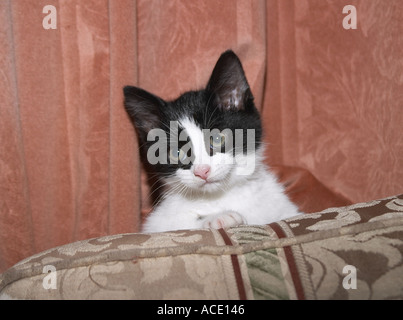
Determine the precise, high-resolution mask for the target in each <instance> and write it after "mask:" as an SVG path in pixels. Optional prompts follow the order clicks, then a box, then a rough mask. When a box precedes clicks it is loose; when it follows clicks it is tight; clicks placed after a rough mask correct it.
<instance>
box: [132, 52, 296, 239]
mask: <svg viewBox="0 0 403 320" xmlns="http://www.w3.org/2000/svg"><path fill="white" fill-rule="evenodd" d="M124 95H125V107H126V110H127V112H128V114H129V115H130V117H131V119H132V121H133V123H134V126H135V127H136V129H137V133H138V137H139V141H140V153H141V157H142V161H143V162H144V163H145V164H146V165H148V166H149V167H151V169H152V170H153V171H154V173H155V174H156V175H157V176H158V178H159V179H161V181H162V182H163V185H164V188H165V189H164V193H163V197H162V200H161V201H160V202H159V203H158V204H157V206H156V207H155V208H154V210H153V212H152V213H151V214H150V215H149V216H148V217H147V219H146V221H145V223H144V225H143V230H142V231H143V232H163V231H168V230H178V229H196V228H215V229H218V228H228V227H231V226H236V225H239V224H267V223H271V222H273V221H278V220H281V219H285V218H288V217H292V216H295V215H297V214H299V212H298V209H297V207H296V206H295V205H294V204H293V203H291V201H290V200H289V199H288V198H287V196H286V195H285V194H284V188H283V186H282V185H280V184H279V183H278V182H277V180H276V178H275V176H274V175H273V174H272V173H270V172H269V170H268V168H266V166H265V165H264V162H263V161H264V159H263V144H262V127H261V120H260V116H259V113H258V111H257V109H256V107H255V105H254V103H253V96H252V93H251V90H250V87H249V85H248V82H247V80H246V78H245V74H244V71H243V68H242V65H241V62H240V61H239V59H238V57H237V56H236V55H235V53H234V52H233V51H231V50H228V51H226V52H224V53H223V54H222V55H221V57H220V58H219V60H218V61H217V64H216V66H215V67H214V70H213V72H212V75H211V77H210V80H209V82H208V84H207V86H206V88H205V89H204V90H200V91H190V92H186V93H184V94H183V95H181V96H180V97H179V98H178V99H176V100H174V101H169V102H167V101H164V100H162V99H161V98H159V97H157V96H155V95H153V94H151V93H148V92H146V91H145V90H142V89H140V88H136V87H131V86H127V87H125V88H124Z"/></svg>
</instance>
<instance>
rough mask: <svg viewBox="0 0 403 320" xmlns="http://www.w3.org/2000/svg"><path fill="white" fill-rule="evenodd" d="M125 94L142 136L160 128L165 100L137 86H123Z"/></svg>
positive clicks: (126, 102)
mask: <svg viewBox="0 0 403 320" xmlns="http://www.w3.org/2000/svg"><path fill="white" fill-rule="evenodd" d="M123 92H124V95H125V108H126V111H127V113H128V114H129V116H130V118H131V119H132V121H133V123H134V125H135V126H136V127H137V129H138V131H139V133H140V135H141V136H140V138H145V137H146V136H147V133H148V132H149V131H150V130H151V129H154V128H158V127H159V126H160V123H161V108H162V107H163V106H164V105H165V102H164V100H162V99H160V98H159V97H157V96H155V95H153V94H151V93H149V92H147V91H145V90H143V89H140V88H136V87H131V86H126V87H124V88H123Z"/></svg>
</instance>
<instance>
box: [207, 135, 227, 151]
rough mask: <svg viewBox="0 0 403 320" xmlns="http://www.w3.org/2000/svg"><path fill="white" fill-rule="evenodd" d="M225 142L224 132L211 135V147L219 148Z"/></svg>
mask: <svg viewBox="0 0 403 320" xmlns="http://www.w3.org/2000/svg"><path fill="white" fill-rule="evenodd" d="M224 144H225V136H224V135H223V134H222V133H214V134H212V135H211V136H210V149H219V150H221V148H222V147H223V146H224Z"/></svg>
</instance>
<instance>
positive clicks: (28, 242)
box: [0, 0, 403, 272]
mask: <svg viewBox="0 0 403 320" xmlns="http://www.w3.org/2000/svg"><path fill="white" fill-rule="evenodd" d="M347 4H350V5H354V6H355V7H356V9H357V14H358V28H357V30H345V29H344V28H343V25H342V21H343V19H344V18H345V16H346V15H345V14H343V12H342V10H343V7H344V6H345V5H347ZM45 5H53V6H55V8H56V10H57V28H56V29H55V30H45V29H44V28H43V26H42V20H43V18H44V17H45V16H46V14H44V13H43V12H42V9H43V7H44V6H45ZM402 17H403V3H402V2H401V1H400V0H389V1H388V2H387V3H386V2H384V1H381V0H371V1H367V0H352V1H347V2H346V1H344V0H340V1H323V0H281V1H279V0H267V1H265V0H251V1H244V0H237V1H235V0H223V1H219V2H218V1H209V0H203V1H180V0H170V1H161V0H109V1H108V0H88V1H81V0H35V1H32V0H2V1H0V21H2V23H1V24H0V67H1V68H0V70H1V72H0V87H1V88H2V90H1V91H0V272H1V271H4V270H5V269H6V268H7V267H10V266H11V265H12V264H14V263H16V262H17V261H19V260H21V259H23V258H25V257H28V256H30V255H32V254H34V253H38V252H40V251H42V250H46V249H48V248H51V247H54V246H57V245H62V244H66V243H69V242H72V241H76V240H82V239H87V238H91V237H97V236H103V235H108V234H116V233H124V232H136V231H138V230H139V228H140V224H141V218H142V215H144V214H146V213H147V212H148V211H149V210H150V208H151V195H150V190H149V187H148V185H147V181H146V179H145V175H144V172H143V170H142V167H141V164H140V162H139V157H138V144H137V139H136V135H135V132H134V130H133V127H132V124H131V123H130V120H129V118H128V116H127V115H126V113H125V110H124V108H123V94H122V88H123V86H125V85H137V86H140V87H142V88H144V89H146V90H149V91H151V92H153V93H154V94H157V95H159V96H161V97H162V98H164V99H172V98H175V97H177V96H178V95H179V94H180V93H183V92H185V91H187V90H191V89H199V88H202V87H204V86H205V85H206V83H207V80H208V78H209V76H210V73H211V71H212V69H213V67H214V64H215V62H216V61H217V58H218V57H219V55H220V54H221V53H222V52H223V51H224V50H226V49H229V48H232V49H233V50H234V51H235V52H236V53H237V54H238V55H239V57H240V59H241V60H242V63H243V65H244V68H245V72H246V76H247V78H248V81H249V83H250V85H251V87H252V92H253V94H254V96H255V101H256V105H257V106H258V108H259V109H260V110H261V112H262V121H263V124H264V130H265V136H264V137H265V142H266V144H267V149H266V154H267V156H268V164H270V165H280V166H281V165H288V166H293V167H300V168H304V169H307V170H308V171H309V172H310V173H311V174H312V175H311V176H310V179H311V180H312V181H314V180H315V181H320V183H322V184H323V186H325V187H326V188H327V189H326V190H331V191H333V192H336V193H339V194H341V195H343V196H344V197H345V198H347V199H349V200H351V201H353V202H362V201H368V200H372V199H376V198H382V197H386V196H388V195H392V194H397V193H401V192H402V190H403V183H402V181H403V167H402V159H403V135H402V134H401V132H402V131H401V127H402V125H401V124H402V123H403V112H402V110H403V109H402V108H403V95H402V94H401V92H403V77H402V72H401V71H402V70H403V60H402V58H401V52H402V50H403V38H402V37H401V34H402V33H403V22H402ZM315 196H316V195H315V194H314V193H311V194H307V195H306V199H308V200H309V201H311V202H312V201H315ZM301 197H302V195H301Z"/></svg>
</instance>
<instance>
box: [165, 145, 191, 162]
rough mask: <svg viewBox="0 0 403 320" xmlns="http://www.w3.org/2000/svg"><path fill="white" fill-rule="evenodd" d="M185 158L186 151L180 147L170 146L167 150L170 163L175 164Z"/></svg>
mask: <svg viewBox="0 0 403 320" xmlns="http://www.w3.org/2000/svg"><path fill="white" fill-rule="evenodd" d="M186 158H187V155H186V153H185V152H184V151H183V150H182V149H179V150H178V149H175V148H172V149H171V150H169V159H170V160H171V163H174V164H177V163H178V162H183V161H184V160H185V159H186Z"/></svg>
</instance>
